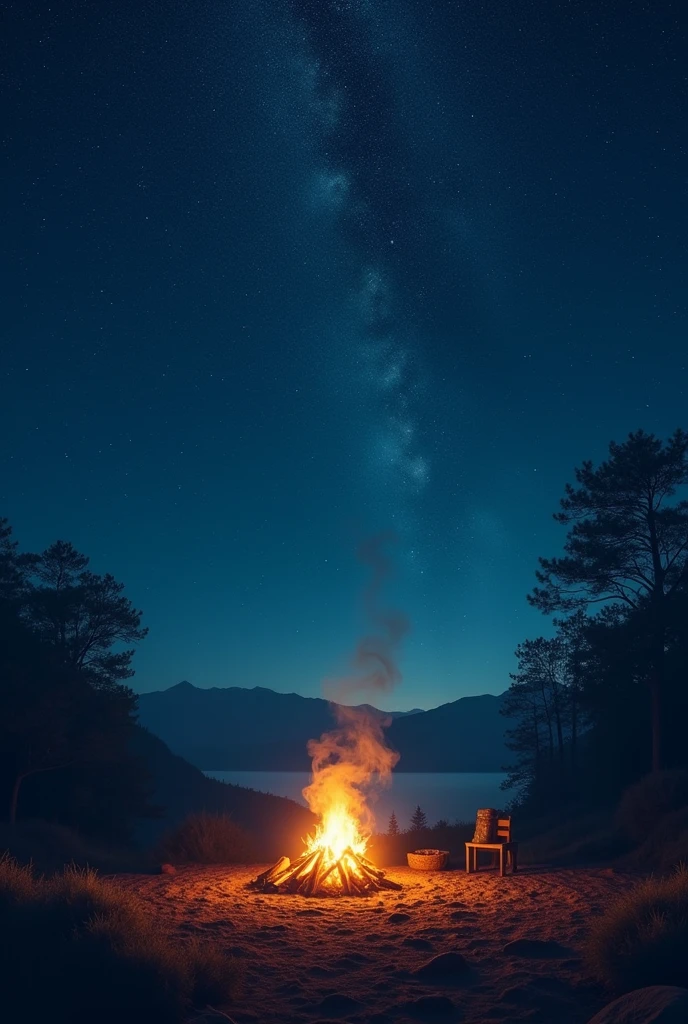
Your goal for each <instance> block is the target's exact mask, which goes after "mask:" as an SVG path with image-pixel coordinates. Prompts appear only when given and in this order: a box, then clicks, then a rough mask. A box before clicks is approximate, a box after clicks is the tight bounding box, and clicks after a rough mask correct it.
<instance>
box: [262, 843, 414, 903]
mask: <svg viewBox="0 0 688 1024" xmlns="http://www.w3.org/2000/svg"><path fill="white" fill-rule="evenodd" d="M249 888H251V889H257V890H259V891H260V892H283V893H292V894H298V895H299V896H368V895H369V894H370V893H373V892H379V891H380V890H381V889H396V890H400V889H401V886H400V885H399V884H398V883H397V882H392V881H390V879H389V878H385V873H384V871H380V869H379V868H376V867H375V865H374V864H373V863H372V861H369V860H368V858H367V857H364V856H363V855H362V854H356V853H354V851H353V850H352V849H351V847H348V848H347V849H346V850H344V853H343V854H342V855H341V857H340V858H339V859H338V860H335V861H333V860H332V858H331V857H330V856H327V855H326V851H325V850H324V849H322V848H321V849H317V850H313V851H312V852H311V853H304V855H303V856H302V857H299V859H298V860H295V861H294V863H293V864H292V863H291V861H290V860H289V858H288V857H280V859H279V860H278V861H277V863H276V864H273V866H272V867H271V868H269V869H268V870H267V871H263V873H262V874H260V875H258V877H257V878H254V879H253V881H252V882H249Z"/></svg>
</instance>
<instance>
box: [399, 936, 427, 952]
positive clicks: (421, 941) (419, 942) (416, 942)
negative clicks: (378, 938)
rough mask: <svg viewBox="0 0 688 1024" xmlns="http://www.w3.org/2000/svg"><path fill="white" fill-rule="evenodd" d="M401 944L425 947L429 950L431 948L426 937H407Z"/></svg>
mask: <svg viewBox="0 0 688 1024" xmlns="http://www.w3.org/2000/svg"><path fill="white" fill-rule="evenodd" d="M402 946H410V947H411V949H425V950H428V951H429V950H431V949H432V942H429V941H428V939H420V938H418V939H414V938H411V937H409V938H406V939H404V941H403V942H402Z"/></svg>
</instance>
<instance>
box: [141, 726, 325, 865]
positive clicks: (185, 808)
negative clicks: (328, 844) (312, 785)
mask: <svg viewBox="0 0 688 1024" xmlns="http://www.w3.org/2000/svg"><path fill="white" fill-rule="evenodd" d="M132 750H133V752H134V754H135V755H136V756H137V757H138V758H140V759H141V760H142V761H143V762H144V763H145V765H146V767H147V770H148V772H149V774H150V778H151V786H152V793H153V800H154V801H155V803H156V805H159V806H161V807H163V808H164V816H163V817H162V818H160V819H149V820H145V821H142V822H140V824H139V826H138V829H137V836H138V838H139V841H140V842H141V843H143V844H144V845H156V844H157V843H158V842H160V840H161V838H162V836H163V835H164V834H166V833H169V832H170V831H172V830H174V829H175V828H177V827H178V826H180V825H181V823H182V822H183V821H184V820H185V819H186V818H188V817H189V815H193V814H197V813H199V812H203V811H205V812H207V813H208V814H212V815H217V814H220V815H228V816H229V817H230V818H231V819H232V821H234V822H236V824H237V825H239V826H240V827H241V828H242V829H243V830H244V831H245V832H246V833H248V835H250V836H251V838H252V840H253V842H254V843H255V845H256V847H257V848H258V849H259V850H260V857H261V859H264V860H265V861H266V862H267V861H270V860H276V859H277V858H278V857H280V856H281V855H282V854H286V855H287V856H289V857H294V856H297V855H298V854H299V853H300V852H302V846H303V844H302V842H301V839H302V837H303V836H305V835H306V834H307V833H308V832H310V831H311V829H312V828H313V825H314V823H315V818H314V817H313V815H312V814H311V813H310V811H308V810H306V808H305V807H302V806H301V804H297V803H295V802H294V801H292V800H286V799H284V797H279V796H272V795H271V794H270V793H258V792H255V791H254V790H251V789H244V788H243V787H240V786H232V785H230V784H229V783H226V782H219V781H218V780H216V779H210V778H208V776H207V775H204V774H203V772H202V771H200V769H198V768H196V767H194V766H193V765H191V764H189V763H188V761H185V760H184V759H183V758H182V757H178V756H177V755H176V754H173V753H172V752H171V751H170V750H169V749H168V747H167V746H166V745H165V744H164V743H163V742H162V740H160V739H158V737H157V736H153V734H152V733H150V732H148V731H147V730H146V729H141V728H137V729H136V730H135V732H134V735H133V737H132Z"/></svg>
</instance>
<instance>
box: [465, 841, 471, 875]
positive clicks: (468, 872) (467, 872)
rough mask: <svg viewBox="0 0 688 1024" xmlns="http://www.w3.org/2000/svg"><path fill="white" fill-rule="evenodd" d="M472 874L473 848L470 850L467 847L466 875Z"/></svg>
mask: <svg viewBox="0 0 688 1024" xmlns="http://www.w3.org/2000/svg"><path fill="white" fill-rule="evenodd" d="M470 873H471V848H470V846H467V847H466V874H467V875H470Z"/></svg>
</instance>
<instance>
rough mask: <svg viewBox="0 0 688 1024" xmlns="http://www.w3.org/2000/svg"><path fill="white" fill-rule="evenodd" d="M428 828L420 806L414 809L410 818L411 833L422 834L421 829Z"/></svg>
mask: <svg viewBox="0 0 688 1024" xmlns="http://www.w3.org/2000/svg"><path fill="white" fill-rule="evenodd" d="M427 827H428V819H427V818H426V816H425V811H423V810H421V808H420V804H419V805H418V807H416V809H415V811H414V812H413V816H412V818H411V829H410V831H411V832H422V831H423V829H426V828H427Z"/></svg>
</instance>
